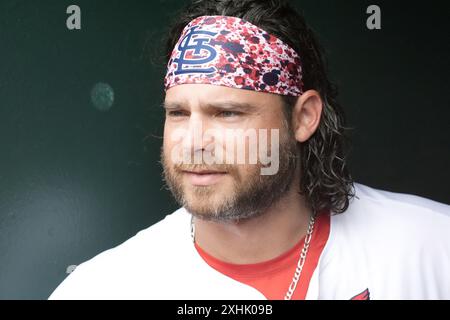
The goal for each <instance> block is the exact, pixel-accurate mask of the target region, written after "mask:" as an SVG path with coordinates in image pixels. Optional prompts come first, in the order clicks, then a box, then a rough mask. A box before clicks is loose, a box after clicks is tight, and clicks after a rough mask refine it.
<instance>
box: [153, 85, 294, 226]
mask: <svg viewBox="0 0 450 320" xmlns="http://www.w3.org/2000/svg"><path fill="white" fill-rule="evenodd" d="M164 104H165V109H166V120H165V127H164V144H163V150H162V153H161V157H162V163H163V167H164V177H165V180H166V183H167V185H168V187H169V189H170V190H171V191H172V193H173V195H174V197H175V199H176V200H177V201H178V202H179V203H180V205H182V206H184V207H185V208H186V209H187V210H188V211H189V212H190V213H192V214H193V215H195V216H198V217H200V218H203V219H209V220H222V221H223V220H225V221H226V220H238V219H245V218H249V217H252V216H255V215H258V214H261V213H262V212H263V211H264V210H265V209H267V208H268V207H269V206H270V205H272V204H273V203H274V202H276V201H277V200H279V199H280V198H281V197H282V195H283V194H284V193H285V192H286V191H287V189H288V188H289V186H290V185H291V183H292V180H293V177H294V171H295V169H296V160H295V154H296V142H295V140H294V138H293V136H292V134H291V133H290V132H289V129H288V127H289V126H288V124H287V120H286V119H285V116H284V114H283V107H284V106H283V101H282V99H281V97H280V96H278V95H274V94H270V93H261V92H254V91H250V90H242V89H233V88H228V87H223V86H214V85H208V84H183V85H177V86H175V87H172V88H170V89H169V90H167V93H166V98H165V102H164ZM264 129H265V130H264ZM274 134H275V136H277V134H278V135H279V136H278V137H279V140H278V139H276V137H275V136H274ZM264 136H265V139H264ZM274 137H275V139H274ZM242 138H243V139H242ZM242 142H243V144H239V143H242ZM238 146H241V148H239V147H238ZM242 151H244V153H243V156H242V154H240V153H242ZM219 155H222V156H220V157H219ZM250 155H254V156H256V157H257V161H255V158H253V160H251V159H250V158H252V157H251V156H250ZM263 155H265V156H266V157H264V156H263ZM275 156H276V158H274V157H275ZM208 157H209V158H208ZM267 157H269V158H270V159H268V158H267ZM208 159H209V160H208ZM211 159H212V160H213V161H212V160H211ZM218 159H220V160H222V161H218ZM275 162H276V166H274V163H275ZM268 166H269V167H270V166H272V167H275V168H276V172H272V173H269V174H267V167H268ZM264 168H266V173H265V174H262V172H264ZM269 171H270V170H269Z"/></svg>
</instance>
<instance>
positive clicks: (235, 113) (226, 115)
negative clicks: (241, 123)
mask: <svg viewBox="0 0 450 320" xmlns="http://www.w3.org/2000/svg"><path fill="white" fill-rule="evenodd" d="M239 115H241V112H238V111H221V112H219V113H218V116H219V117H222V118H230V117H236V116H239Z"/></svg>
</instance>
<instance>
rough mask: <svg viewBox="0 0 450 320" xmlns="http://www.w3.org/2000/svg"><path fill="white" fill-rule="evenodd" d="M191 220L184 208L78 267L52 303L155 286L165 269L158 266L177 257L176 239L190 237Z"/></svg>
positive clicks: (104, 295)
mask: <svg viewBox="0 0 450 320" xmlns="http://www.w3.org/2000/svg"><path fill="white" fill-rule="evenodd" d="M189 219H190V217H189V214H188V213H187V212H186V210H185V209H183V208H180V209H178V210H177V211H175V212H174V213H172V214H169V215H167V216H166V217H165V218H164V219H162V220H161V221H159V222H157V223H156V224H154V225H152V226H150V227H148V228H146V229H144V230H142V231H140V232H138V233H137V234H136V235H135V236H133V237H132V238H130V239H128V240H127V241H125V242H123V243H122V244H120V245H118V246H116V247H114V248H112V249H109V250H106V251H104V252H102V253H100V254H98V255H96V256H95V257H93V258H92V259H90V260H88V261H86V262H84V263H82V264H80V265H78V266H77V267H76V269H75V270H74V271H73V272H72V273H71V274H70V275H69V276H68V277H67V278H66V279H65V280H64V281H63V282H62V283H61V284H60V285H59V286H58V287H57V288H56V290H55V291H54V292H53V293H52V295H51V296H50V298H49V299H90V298H93V299H96V298H97V297H102V298H106V299H108V298H111V299H114V298H116V296H115V295H116V294H117V292H118V290H117V289H118V288H123V289H126V288H131V287H139V282H141V281H142V282H151V281H152V279H151V278H152V277H156V276H157V274H158V273H159V271H158V270H159V269H161V268H163V267H164V266H163V264H162V263H158V262H160V261H162V260H163V258H164V257H166V256H167V252H172V253H174V254H176V252H177V251H176V250H177V248H170V247H171V246H173V247H175V244H176V243H180V241H176V240H175V239H174V238H175V237H183V236H186V235H189V229H188V228H189V226H190V224H189ZM184 229H185V230H184ZM178 249H179V248H178ZM149 271H151V272H149ZM142 275H146V276H145V277H146V279H143V278H142ZM131 297H132V295H131Z"/></svg>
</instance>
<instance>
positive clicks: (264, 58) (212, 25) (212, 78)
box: [164, 16, 303, 96]
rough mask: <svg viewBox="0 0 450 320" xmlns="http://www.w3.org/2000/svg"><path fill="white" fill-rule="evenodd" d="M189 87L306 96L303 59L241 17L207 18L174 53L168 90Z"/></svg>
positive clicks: (191, 27)
mask: <svg viewBox="0 0 450 320" xmlns="http://www.w3.org/2000/svg"><path fill="white" fill-rule="evenodd" d="M187 83H203V84H212V85H220V86H226V87H231V88H238V89H247V90H253V91H260V92H268V93H275V94H280V95H287V96H300V95H301V94H302V93H303V83H302V67H301V61H300V57H299V55H298V54H297V53H296V52H295V50H294V49H292V48H291V47H290V46H288V45H287V44H285V43H284V42H282V41H281V40H280V39H278V38H276V37H275V36H273V35H271V34H269V33H267V32H266V31H264V30H261V29H260V28H258V27H257V26H255V25H253V24H251V23H249V22H246V21H244V20H242V19H239V18H236V17H227V16H202V17H198V18H196V19H194V20H192V21H191V22H190V23H189V24H188V25H187V26H186V27H185V28H184V30H183V32H182V35H181V37H180V39H179V40H178V43H177V44H176V45H175V48H174V50H173V52H172V55H171V58H170V60H169V63H168V67H167V74H166V77H165V80H164V85H165V89H166V90H168V89H169V88H171V87H173V86H176V85H179V84H187Z"/></svg>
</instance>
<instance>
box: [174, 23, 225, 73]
mask: <svg viewBox="0 0 450 320" xmlns="http://www.w3.org/2000/svg"><path fill="white" fill-rule="evenodd" d="M197 29H198V26H196V27H192V28H191V29H189V31H188V34H187V35H186V36H185V37H184V38H183V39H182V40H181V41H180V43H179V45H178V48H177V49H178V51H179V52H180V54H179V57H178V58H175V59H174V60H173V61H174V62H175V63H176V64H177V66H178V67H177V69H176V70H175V71H174V74H175V75H179V74H184V73H212V72H216V71H217V69H216V68H215V67H214V66H211V67H205V68H203V69H202V68H201V66H202V65H205V64H207V63H209V62H211V61H213V60H214V59H215V58H216V56H217V51H216V49H215V48H214V47H213V46H211V45H208V43H209V41H210V40H211V37H212V36H215V35H216V34H217V32H210V31H204V30H197ZM199 35H202V36H209V38H200V37H198V36H199ZM205 52H207V56H206V57H205V56H204V55H203V53H205Z"/></svg>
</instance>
